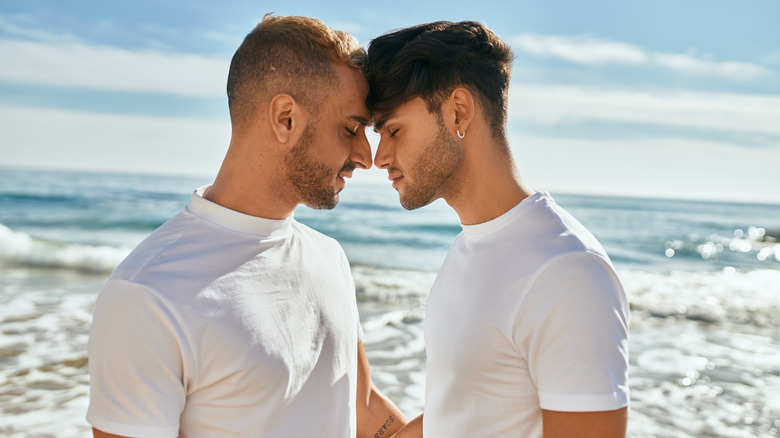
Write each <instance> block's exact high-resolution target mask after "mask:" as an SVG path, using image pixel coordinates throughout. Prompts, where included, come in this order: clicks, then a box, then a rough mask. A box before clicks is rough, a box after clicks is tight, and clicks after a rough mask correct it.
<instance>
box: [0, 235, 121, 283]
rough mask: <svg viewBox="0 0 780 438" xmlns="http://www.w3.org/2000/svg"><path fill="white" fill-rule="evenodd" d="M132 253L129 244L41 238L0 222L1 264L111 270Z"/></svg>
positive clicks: (97, 271)
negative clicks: (113, 245) (68, 241)
mask: <svg viewBox="0 0 780 438" xmlns="http://www.w3.org/2000/svg"><path fill="white" fill-rule="evenodd" d="M129 253H130V249H129V248H116V247H111V246H104V245H87V244H75V243H63V242H56V241H50V240H44V239H39V238H36V237H33V236H31V235H30V234H27V233H24V232H21V231H15V230H12V229H11V228H8V227H7V226H5V225H3V224H0V265H13V266H29V267H37V268H63V269H74V270H78V271H85V272H94V273H108V272H111V271H112V270H113V269H114V268H116V266H117V265H118V264H119V262H121V261H122V260H123V259H124V258H125V257H127V255H128V254H129Z"/></svg>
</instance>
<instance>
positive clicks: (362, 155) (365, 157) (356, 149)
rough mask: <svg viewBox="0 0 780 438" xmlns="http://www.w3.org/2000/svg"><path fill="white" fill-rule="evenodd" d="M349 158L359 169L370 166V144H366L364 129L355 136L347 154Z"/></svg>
mask: <svg viewBox="0 0 780 438" xmlns="http://www.w3.org/2000/svg"><path fill="white" fill-rule="evenodd" d="M349 160H350V161H352V162H353V163H355V166H357V167H359V168H361V169H368V168H370V167H371V164H372V161H371V145H369V144H368V138H366V133H365V131H362V132H361V133H360V134H358V135H357V137H356V138H355V142H354V144H353V145H352V152H351V153H350V154H349Z"/></svg>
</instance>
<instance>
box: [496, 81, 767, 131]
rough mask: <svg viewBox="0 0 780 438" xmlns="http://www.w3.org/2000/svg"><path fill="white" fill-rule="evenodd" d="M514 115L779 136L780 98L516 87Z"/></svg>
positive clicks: (511, 108) (512, 105) (530, 118)
mask: <svg viewBox="0 0 780 438" xmlns="http://www.w3.org/2000/svg"><path fill="white" fill-rule="evenodd" d="M509 116H510V118H511V119H513V120H523V121H530V122H536V123H543V124H556V123H562V122H567V121H587V120H606V121H617V122H637V123H650V124H659V125H671V126H678V127H693V128H700V129H709V130H718V131H736V132H742V133H756V134H764V135H780V123H778V121H779V120H780V96H754V95H742V94H730V93H707V92H693V91H672V90H666V91H658V92H650V91H629V90H618V89H601V88H585V87H577V86H547V85H538V86H532V85H512V87H511V88H510V98H509Z"/></svg>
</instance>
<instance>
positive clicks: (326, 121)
mask: <svg viewBox="0 0 780 438" xmlns="http://www.w3.org/2000/svg"><path fill="white" fill-rule="evenodd" d="M364 60H365V52H364V51H363V49H362V48H361V47H360V46H359V45H358V43H357V41H356V40H355V39H354V38H353V37H351V36H350V35H348V34H346V33H344V32H339V31H335V30H333V29H331V28H330V27H328V26H326V25H325V24H323V23H322V22H321V21H319V20H315V19H312V18H307V17H274V16H270V15H267V16H266V17H264V18H263V21H262V22H261V23H260V24H258V25H257V27H256V28H255V29H254V30H253V31H252V32H251V33H250V34H249V35H247V36H246V38H245V39H244V42H243V43H242V44H241V46H240V47H239V48H238V50H237V51H236V53H235V55H234V57H233V60H232V62H231V65H230V73H229V76H228V87H227V88H228V89H227V91H228V105H229V109H230V118H231V122H232V137H231V140H230V146H229V148H228V151H227V155H226V157H225V159H224V161H223V163H222V167H221V169H220V171H219V174H218V175H217V178H216V180H215V181H214V183H213V184H212V185H210V186H206V187H201V188H200V189H198V190H196V191H195V193H194V194H193V195H192V200H191V201H190V204H189V205H188V206H187V207H186V208H185V209H184V210H183V211H182V212H181V213H179V214H178V215H177V216H175V217H174V218H172V219H171V220H170V221H168V222H166V223H165V224H164V225H162V226H161V227H160V228H159V229H158V230H156V231H155V232H154V233H152V235H151V236H149V237H148V238H147V239H146V240H145V241H144V242H142V243H141V244H140V245H139V246H138V247H137V248H136V249H135V250H134V251H133V252H132V253H131V254H130V255H129V256H128V257H127V259H125V260H124V261H123V262H122V263H121V264H120V265H119V266H118V267H117V269H116V270H115V271H114V273H113V274H112V275H111V277H110V278H109V279H108V281H107V283H106V285H105V286H104V288H103V290H102V291H101V293H100V296H99V297H98V299H97V302H96V304H95V311H94V319H93V325H92V329H91V331H90V339H89V347H88V349H89V371H90V386H91V388H90V406H89V411H88V413H87V420H88V421H89V422H90V423H91V424H92V426H93V428H94V429H93V430H94V435H95V436H96V437H110V436H136V437H141V436H142V437H176V436H179V437H228V436H240V437H280V438H281V437H309V436H316V437H333V438H353V437H355V436H357V437H373V436H375V435H377V434H378V433H381V434H382V435H383V436H387V435H390V434H391V433H393V432H395V431H397V430H398V429H399V428H400V427H401V426H403V425H404V424H405V423H406V420H405V419H404V417H403V415H402V414H401V413H400V412H399V411H398V409H397V408H396V407H395V406H394V405H393V404H392V403H391V402H389V401H388V400H387V399H386V398H385V397H384V396H383V395H382V394H381V393H379V392H378V391H377V390H376V388H375V387H374V386H373V384H372V383H371V378H370V373H369V367H368V361H367V360H366V356H365V351H364V349H363V345H362V343H361V342H360V338H361V336H362V332H361V329H360V323H359V319H358V312H357V305H356V301H355V285H354V282H353V280H352V276H351V274H350V267H349V263H348V262H347V259H346V257H345V255H344V252H343V250H342V249H341V247H340V246H339V244H338V242H336V241H335V240H333V239H331V238H329V237H326V236H324V235H322V234H320V233H318V232H316V231H314V230H312V229H310V228H308V227H306V226H304V225H303V224H300V223H298V222H297V221H296V220H295V219H294V218H293V210H294V209H295V208H296V206H298V205H299V204H305V205H308V206H310V207H312V208H333V207H335V206H336V204H337V203H338V193H339V191H341V189H342V188H344V184H345V182H344V179H345V178H349V177H350V176H351V175H352V171H353V170H354V169H355V168H356V167H360V168H368V167H370V166H371V150H370V147H369V145H368V141H367V139H366V137H365V132H364V129H365V125H366V123H367V122H368V120H369V116H370V114H369V112H368V109H367V108H366V105H365V99H366V95H367V93H368V84H367V83H366V80H365V78H364V77H363V76H362V75H361V71H360V69H359V67H360V66H361V65H362V63H363V61H364Z"/></svg>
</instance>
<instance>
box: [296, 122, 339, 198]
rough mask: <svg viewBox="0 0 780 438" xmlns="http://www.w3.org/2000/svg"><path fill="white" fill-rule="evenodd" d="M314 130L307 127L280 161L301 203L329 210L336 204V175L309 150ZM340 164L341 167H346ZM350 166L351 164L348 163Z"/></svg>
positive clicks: (312, 141)
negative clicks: (334, 184)
mask: <svg viewBox="0 0 780 438" xmlns="http://www.w3.org/2000/svg"><path fill="white" fill-rule="evenodd" d="M314 135H315V133H314V129H313V128H312V126H311V125H309V126H307V127H306V129H305V130H304V131H303V134H301V139H300V141H299V142H298V144H296V145H295V146H293V148H292V149H291V150H290V152H289V154H288V155H287V157H286V158H285V160H284V163H285V170H286V173H287V179H288V180H289V181H290V183H291V184H292V187H293V190H295V191H296V194H297V195H298V199H300V202H301V203H302V204H304V205H307V206H309V207H311V208H314V209H318V210H332V209H333V208H335V207H336V205H337V204H338V203H339V194H338V192H337V191H335V189H334V186H333V183H334V181H335V178H336V175H334V174H333V172H332V170H331V169H330V168H329V167H328V166H327V165H326V164H325V163H323V162H320V161H316V160H315V159H314V158H312V157H311V155H310V154H309V151H310V149H311V147H312V144H313V143H314ZM350 165H351V163H350V164H346V165H344V167H343V168H342V169H341V170H346V169H349V168H350ZM351 166H352V167H351V168H352V169H354V165H351Z"/></svg>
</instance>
